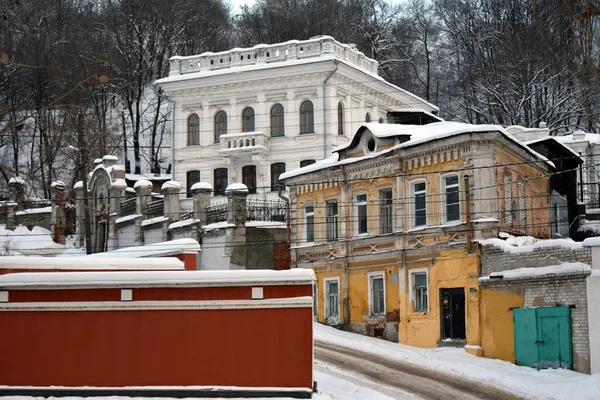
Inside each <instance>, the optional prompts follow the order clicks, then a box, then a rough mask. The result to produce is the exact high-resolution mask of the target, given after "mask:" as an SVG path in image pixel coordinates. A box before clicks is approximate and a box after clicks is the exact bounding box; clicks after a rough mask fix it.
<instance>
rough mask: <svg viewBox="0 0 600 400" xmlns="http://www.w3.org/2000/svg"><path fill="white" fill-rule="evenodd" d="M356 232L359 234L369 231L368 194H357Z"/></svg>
mask: <svg viewBox="0 0 600 400" xmlns="http://www.w3.org/2000/svg"><path fill="white" fill-rule="evenodd" d="M356 233H357V234H358V235H364V234H366V233H368V217H367V195H366V194H359V195H357V196H356Z"/></svg>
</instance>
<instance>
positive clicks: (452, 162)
mask: <svg viewBox="0 0 600 400" xmlns="http://www.w3.org/2000/svg"><path fill="white" fill-rule="evenodd" d="M448 154H449V153H448ZM446 156H447V154H444V157H446ZM440 157H441V155H440ZM464 166H465V165H464V161H463V160H462V154H459V155H458V159H454V158H452V159H447V158H446V159H444V161H442V162H438V163H437V164H431V165H419V166H417V167H414V168H412V169H410V170H409V171H408V174H409V175H408V176H407V177H406V178H405V179H403V180H402V184H403V185H404V197H406V198H407V199H410V195H411V191H410V189H411V182H413V181H415V180H419V179H424V180H425V182H426V190H427V203H426V204H427V205H426V207H427V208H426V209H427V225H430V226H431V225H440V224H443V223H444V222H445V221H443V218H442V215H443V210H442V208H443V205H444V195H443V194H442V191H443V190H442V177H443V176H444V175H447V174H451V173H452V172H451V171H459V170H460V169H462V168H464ZM434 172H438V173H437V174H436V173H434ZM457 174H459V176H460V173H459V172H457ZM458 182H459V185H460V186H459V188H460V200H461V202H460V216H461V220H463V221H464V220H465V216H464V212H465V210H464V207H463V200H464V192H463V191H464V184H463V182H462V178H459V180H458ZM434 193H439V195H438V196H432V194H434ZM409 201H410V200H409ZM407 203H408V202H407ZM404 215H405V221H404V226H405V227H407V228H408V229H410V227H412V226H413V225H414V224H413V223H414V221H413V220H412V218H411V208H410V205H409V204H407V205H406V207H405V210H404Z"/></svg>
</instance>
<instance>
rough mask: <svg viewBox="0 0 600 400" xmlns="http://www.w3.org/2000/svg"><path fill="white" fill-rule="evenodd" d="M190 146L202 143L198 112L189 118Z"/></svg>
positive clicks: (188, 142) (188, 140) (188, 141)
mask: <svg viewBox="0 0 600 400" xmlns="http://www.w3.org/2000/svg"><path fill="white" fill-rule="evenodd" d="M187 144H188V146H196V145H199V144H200V117H198V114H192V115H190V117H189V118H188V139H187Z"/></svg>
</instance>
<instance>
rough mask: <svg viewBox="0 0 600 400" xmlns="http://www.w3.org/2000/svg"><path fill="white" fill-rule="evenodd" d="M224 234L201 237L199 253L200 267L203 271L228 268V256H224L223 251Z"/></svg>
mask: <svg viewBox="0 0 600 400" xmlns="http://www.w3.org/2000/svg"><path fill="white" fill-rule="evenodd" d="M224 242H225V235H223V236H217V237H210V238H203V239H202V251H201V252H200V253H199V255H200V269H201V270H203V271H216V270H227V269H231V268H230V262H229V259H230V257H229V256H225V255H224V254H223V251H224V250H225V246H224Z"/></svg>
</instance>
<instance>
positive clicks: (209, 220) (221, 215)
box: [206, 203, 228, 225]
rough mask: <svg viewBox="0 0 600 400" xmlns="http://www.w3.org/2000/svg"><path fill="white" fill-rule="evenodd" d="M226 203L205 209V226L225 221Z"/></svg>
mask: <svg viewBox="0 0 600 400" xmlns="http://www.w3.org/2000/svg"><path fill="white" fill-rule="evenodd" d="M227 208H228V206H227V203H220V204H215V205H211V206H208V207H207V208H206V224H207V225H208V224H214V223H216V222H223V221H227Z"/></svg>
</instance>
